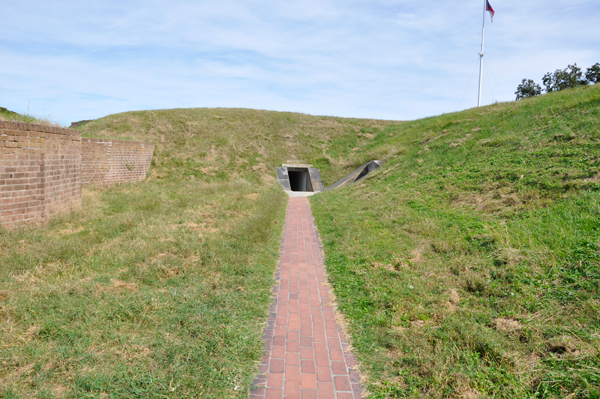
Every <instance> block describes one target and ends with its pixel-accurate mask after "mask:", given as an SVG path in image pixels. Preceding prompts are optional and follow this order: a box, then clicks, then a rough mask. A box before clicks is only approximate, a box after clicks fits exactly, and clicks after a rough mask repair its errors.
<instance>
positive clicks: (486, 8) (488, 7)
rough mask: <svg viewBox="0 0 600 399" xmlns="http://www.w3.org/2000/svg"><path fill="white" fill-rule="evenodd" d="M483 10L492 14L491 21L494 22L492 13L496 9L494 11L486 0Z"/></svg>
mask: <svg viewBox="0 0 600 399" xmlns="http://www.w3.org/2000/svg"><path fill="white" fill-rule="evenodd" d="M485 10H486V11H489V12H490V15H491V16H492V22H494V14H495V13H496V11H494V9H493V8H492V6H491V5H490V2H489V1H488V0H485Z"/></svg>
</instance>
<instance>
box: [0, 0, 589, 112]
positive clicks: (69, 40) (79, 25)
mask: <svg viewBox="0 0 600 399" xmlns="http://www.w3.org/2000/svg"><path fill="white" fill-rule="evenodd" d="M491 2H492V5H493V6H494V8H495V9H496V17H495V21H494V23H493V24H490V23H489V16H487V17H486V18H487V28H486V50H485V51H486V70H485V72H486V75H485V79H484V80H485V82H484V83H485V85H484V102H485V103H490V102H493V101H495V100H511V99H512V98H513V94H512V93H513V92H514V90H515V88H516V86H517V84H518V83H519V82H520V80H521V79H522V78H533V79H535V80H537V81H540V80H541V77H542V75H543V74H544V73H545V72H547V71H553V70H555V69H557V68H564V67H566V66H567V64H570V63H574V62H577V63H578V64H579V65H580V66H582V67H588V66H590V65H591V64H593V63H595V62H599V61H600V54H599V53H598V49H599V48H600V47H599V46H598V45H599V44H600V43H599V42H600V39H598V38H599V37H600V26H599V25H598V24H597V22H596V21H595V20H596V19H597V15H598V11H600V5H598V4H597V3H595V2H593V1H592V0H575V1H569V2H566V1H559V0H548V1H541V0H534V1H531V2H527V3H524V2H518V1H516V0H504V1H500V0H491ZM481 12H482V4H480V2H471V3H469V4H466V3H462V4H456V3H433V2H423V1H417V0H400V1H391V0H374V1H358V0H348V1H343V2H342V1H338V0H320V1H318V0H304V1H295V2H267V1H264V0H252V1H239V0H222V1H219V2H192V1H185V0H176V1H171V2H167V1H164V0H150V1H143V2H142V1H139V0H136V1H129V2H120V1H111V0H109V1H103V2H92V3H90V2H83V3H82V2H75V1H56V2H42V1H39V0H24V1H23V0H22V1H19V2H11V3H9V4H6V6H4V5H3V14H4V18H3V24H2V25H0V55H1V56H2V57H1V59H2V60H3V62H1V63H0V105H1V106H6V107H8V108H12V109H14V110H17V111H26V110H27V107H28V106H29V109H30V111H31V112H33V113H37V114H44V113H45V114H50V115H51V116H53V117H54V118H56V119H57V120H59V121H60V122H62V123H68V122H71V121H74V120H79V119H87V118H95V117H100V116H103V115H106V114H108V113H113V112H120V111H127V110H134V109H147V108H172V107H196V106H207V107H218V106H223V107H229V106H235V107H249V108H262V109H276V110H289V111H299V112H308V113H313V114H327V115H339V116H354V117H376V118H387V119H413V118H417V117H422V116H427V115H434V114H439V113H442V112H451V111H455V110H457V108H458V107H459V106H460V105H461V100H462V99H463V98H465V99H464V101H463V102H462V107H463V108H464V107H470V106H473V105H474V104H475V100H476V90H477V87H476V86H477V76H476V73H475V76H473V77H472V79H471V85H470V86H469V90H468V91H467V92H466V97H465V90H466V89H467V85H468V83H469V78H470V77H471V76H472V75H473V74H472V72H473V70H474V69H476V67H477V62H478V57H477V54H476V53H477V52H478V51H479V41H480V34H481Z"/></svg>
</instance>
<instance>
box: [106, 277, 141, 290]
mask: <svg viewBox="0 0 600 399" xmlns="http://www.w3.org/2000/svg"><path fill="white" fill-rule="evenodd" d="M110 282H111V284H112V286H111V287H109V289H111V290H113V291H123V290H129V291H137V289H138V285H137V283H128V282H126V281H122V280H119V279H116V278H111V279H110Z"/></svg>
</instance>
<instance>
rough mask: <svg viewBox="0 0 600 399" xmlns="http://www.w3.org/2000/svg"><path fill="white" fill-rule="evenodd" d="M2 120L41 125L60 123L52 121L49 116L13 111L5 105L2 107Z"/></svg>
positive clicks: (0, 119) (0, 118)
mask: <svg viewBox="0 0 600 399" xmlns="http://www.w3.org/2000/svg"><path fill="white" fill-rule="evenodd" d="M0 121H9V122H24V123H37V124H40V125H51V126H59V124H58V123H56V122H54V121H51V120H50V119H48V118H39V117H36V116H33V115H29V114H19V113H18V112H14V111H11V110H9V109H6V108H4V107H0Z"/></svg>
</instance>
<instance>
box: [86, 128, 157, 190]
mask: <svg viewBox="0 0 600 399" xmlns="http://www.w3.org/2000/svg"><path fill="white" fill-rule="evenodd" d="M153 153H154V145H153V144H148V143H142V142H140V141H120V140H106V139H88V138H83V139H82V140H81V158H82V170H81V183H82V184H84V185H85V184H98V185H102V186H109V185H112V184H115V183H129V182H137V181H141V180H144V179H145V178H146V173H148V170H149V169H150V163H151V162H152V155H153Z"/></svg>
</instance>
